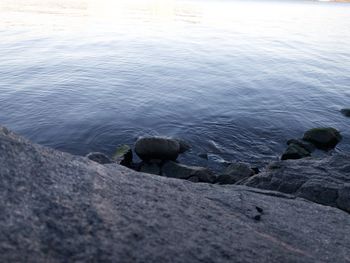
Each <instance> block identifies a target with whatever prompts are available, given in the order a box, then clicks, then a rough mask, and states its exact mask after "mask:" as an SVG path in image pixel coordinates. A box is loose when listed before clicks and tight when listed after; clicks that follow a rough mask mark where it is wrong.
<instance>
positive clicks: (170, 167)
mask: <svg viewBox="0 0 350 263" xmlns="http://www.w3.org/2000/svg"><path fill="white" fill-rule="evenodd" d="M162 175H163V176H166V177H171V178H177V179H186V180H190V181H192V182H204V183H214V182H215V179H216V176H215V174H214V173H213V172H212V171H210V170H209V169H207V168H204V167H197V166H188V165H184V164H179V163H176V162H173V161H169V162H166V163H165V164H164V165H163V166H162Z"/></svg>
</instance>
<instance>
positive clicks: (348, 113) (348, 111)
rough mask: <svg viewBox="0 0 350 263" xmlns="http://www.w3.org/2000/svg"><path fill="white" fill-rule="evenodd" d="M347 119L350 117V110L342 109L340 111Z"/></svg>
mask: <svg viewBox="0 0 350 263" xmlns="http://www.w3.org/2000/svg"><path fill="white" fill-rule="evenodd" d="M340 112H341V113H342V114H343V115H344V116H345V117H350V109H342V110H341V111H340Z"/></svg>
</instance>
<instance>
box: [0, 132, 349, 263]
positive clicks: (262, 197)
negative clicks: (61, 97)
mask: <svg viewBox="0 0 350 263" xmlns="http://www.w3.org/2000/svg"><path fill="white" fill-rule="evenodd" d="M0 164H1V165H0V180H1V183H0V211H1V213H0V233H1V235H0V262H97V261H98V262H278V263H279V262H350V235H349V233H350V218H349V214H348V213H346V212H344V211H342V210H340V209H337V208H334V207H330V206H323V205H319V204H316V203H313V202H309V201H306V200H304V199H299V198H296V197H294V196H291V195H287V194H283V193H279V192H274V191H266V190H260V189H254V188H250V187H248V186H237V185H227V186H221V185H213V184H205V183H197V184H195V183H192V182H189V181H186V180H178V179H171V178H165V177H160V176H153V175H147V174H143V173H138V172H134V171H132V170H130V169H128V168H125V167H122V166H119V165H117V164H106V165H101V164H98V163H96V162H93V161H91V160H89V159H88V158H85V157H77V156H72V155H70V154H67V153H62V152H58V151H55V150H52V149H48V148H45V147H42V146H39V145H35V144H32V143H31V142H29V141H27V140H25V139H23V138H21V137H19V136H17V135H15V134H13V133H12V132H9V131H8V130H7V129H5V128H0Z"/></svg>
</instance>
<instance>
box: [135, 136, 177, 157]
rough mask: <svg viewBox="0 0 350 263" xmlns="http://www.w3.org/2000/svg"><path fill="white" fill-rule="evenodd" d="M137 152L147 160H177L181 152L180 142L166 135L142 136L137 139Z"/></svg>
mask: <svg viewBox="0 0 350 263" xmlns="http://www.w3.org/2000/svg"><path fill="white" fill-rule="evenodd" d="M135 152H136V154H137V155H138V156H139V157H140V158H141V159H142V160H145V161H148V160H152V159H159V160H176V158H177V157H178V155H179V153H180V143H179V142H178V141H177V140H175V139H171V138H166V137H141V138H139V139H138V140H137V141H136V144H135Z"/></svg>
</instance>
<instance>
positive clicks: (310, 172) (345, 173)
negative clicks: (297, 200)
mask: <svg viewBox="0 0 350 263" xmlns="http://www.w3.org/2000/svg"><path fill="white" fill-rule="evenodd" d="M244 184H245V185H247V186H251V187H257V188H261V189H268V190H276V191H280V192H284V193H288V194H293V195H295V196H298V197H302V198H306V199H308V200H310V201H313V202H316V203H320V204H323V205H329V206H334V207H338V208H340V209H343V210H345V211H347V212H349V213H350V156H349V155H344V154H336V155H334V156H329V157H326V158H323V159H311V158H308V159H302V160H288V161H279V162H275V163H273V164H270V166H269V167H268V169H267V170H266V171H265V172H262V173H260V174H257V175H255V176H253V177H251V178H250V179H248V180H247V181H245V182H244Z"/></svg>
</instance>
